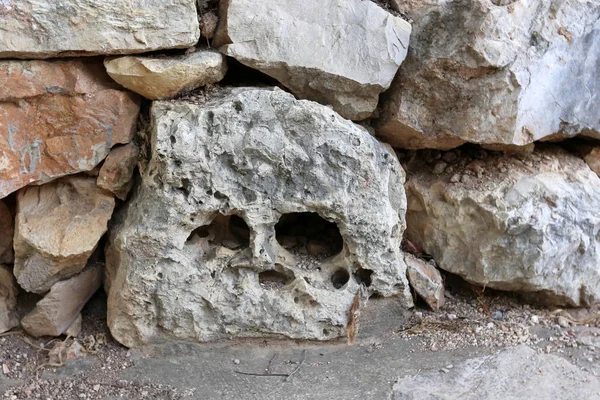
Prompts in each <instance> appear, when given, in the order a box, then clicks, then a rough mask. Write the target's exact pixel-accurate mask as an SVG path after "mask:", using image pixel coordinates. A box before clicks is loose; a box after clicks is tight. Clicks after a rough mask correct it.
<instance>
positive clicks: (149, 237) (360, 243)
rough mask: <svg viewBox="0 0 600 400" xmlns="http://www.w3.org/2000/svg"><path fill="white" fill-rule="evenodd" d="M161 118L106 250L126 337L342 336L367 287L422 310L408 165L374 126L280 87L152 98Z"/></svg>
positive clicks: (117, 322) (112, 304)
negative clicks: (408, 259)
mask: <svg viewBox="0 0 600 400" xmlns="http://www.w3.org/2000/svg"><path fill="white" fill-rule="evenodd" d="M151 117H152V126H153V130H152V139H151V147H152V155H151V160H150V162H149V165H148V166H147V168H145V169H144V173H143V175H142V183H141V186H140V187H139V188H138V189H137V190H136V194H135V195H134V198H133V199H132V201H131V202H130V203H129V205H128V207H126V208H125V209H124V211H123V212H122V213H121V214H120V215H119V216H117V217H116V218H115V219H116V223H115V225H114V227H113V229H112V230H111V235H110V238H109V244H108V248H107V252H106V255H107V269H108V271H107V272H108V280H109V282H110V295H109V300H108V323H109V327H110V329H111V332H112V334H113V336H114V337H115V338H116V339H117V340H119V341H120V342H121V343H123V344H125V345H126V346H135V345H139V344H141V343H145V342H150V341H152V340H156V339H158V338H160V337H161V336H171V337H177V338H185V339H194V340H200V341H206V340H212V339H217V338H230V337H232V336H238V337H257V336H287V337H292V338H307V339H330V338H334V337H339V336H340V335H343V334H345V331H346V325H347V323H348V314H349V312H350V307H351V304H352V301H353V299H354V296H355V294H356V293H357V292H358V290H359V285H360V284H361V283H362V284H364V285H365V286H367V287H368V290H369V291H370V292H371V293H379V294H381V295H383V296H392V295H399V296H400V298H399V300H398V301H399V302H400V303H401V304H403V305H405V306H410V305H411V304H412V299H411V298H410V293H409V290H408V284H407V281H406V266H405V264H404V261H403V258H402V255H401V253H400V240H401V236H402V232H403V231H404V227H405V224H404V221H403V217H402V216H403V214H404V210H405V195H404V189H403V186H402V185H403V180H404V173H403V170H402V168H401V167H400V164H399V162H398V161H397V159H396V157H395V155H394V154H393V153H392V152H391V151H390V150H389V149H388V147H386V146H384V145H382V144H380V143H379V142H377V141H376V140H375V139H374V138H373V137H372V136H371V135H369V133H368V132H367V131H366V130H364V129H363V128H361V127H359V126H358V125H355V124H353V123H351V122H349V121H346V120H344V119H342V118H340V116H339V115H337V114H336V113H335V112H333V111H331V110H330V109H329V108H328V107H325V106H321V105H319V104H316V103H313V102H310V101H299V100H295V99H294V97H293V96H292V95H290V94H287V93H285V92H283V91H282V90H279V89H256V88H237V89H227V90H223V91H222V92H220V93H219V94H215V95H214V96H213V97H212V98H211V99H209V100H208V102H206V103H205V104H201V105H197V104H192V103H185V102H155V103H154V104H153V106H152V111H151ZM291 242H294V243H291ZM290 243H291V244H290ZM286 248H287V249H286Z"/></svg>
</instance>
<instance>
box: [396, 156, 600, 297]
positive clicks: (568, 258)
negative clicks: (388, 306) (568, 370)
mask: <svg viewBox="0 0 600 400" xmlns="http://www.w3.org/2000/svg"><path fill="white" fill-rule="evenodd" d="M474 155H475V156H477V157H478V158H479V159H477V158H475V159H474V158H473V157H471V156H470V155H469V154H466V153H465V152H463V153H462V155H461V157H460V158H459V159H457V160H456V161H454V162H453V163H452V164H451V165H450V166H448V167H447V168H446V170H445V171H444V172H442V173H439V174H434V173H433V172H432V169H433V168H434V167H435V164H436V163H437V161H435V159H430V160H431V161H430V162H427V159H428V157H427V154H423V153H421V154H420V155H418V156H417V157H414V158H413V161H412V162H409V163H408V164H407V169H408V177H409V179H408V181H407V184H406V190H407V196H408V211H407V216H406V219H407V224H408V228H407V236H408V237H409V238H410V240H411V241H413V242H415V243H417V244H418V245H420V246H421V247H422V248H423V249H424V250H425V251H426V252H427V253H429V254H431V255H432V256H433V258H434V259H435V260H436V262H437V264H438V265H439V267H440V268H442V269H444V270H447V271H450V272H452V273H455V274H458V275H460V276H462V277H463V278H465V279H466V280H468V281H470V282H472V283H476V284H478V285H482V286H485V287H489V288H492V289H499V290H508V291H517V292H530V293H534V294H536V296H537V297H538V298H541V299H543V300H544V301H546V302H550V303H554V304H560V305H565V304H566V305H576V306H579V305H590V304H593V303H596V302H598V301H599V300H600V269H598V265H599V263H600V214H599V213H598V204H600V178H598V176H596V174H594V173H593V172H592V171H591V170H590V169H589V168H588V167H587V165H585V163H584V162H583V161H582V160H581V159H580V158H578V157H576V156H574V155H571V154H569V153H567V152H565V151H564V150H561V149H560V148H558V147H555V146H549V145H547V146H536V150H535V151H534V152H533V153H531V154H522V155H518V156H513V157H509V156H504V155H500V154H492V153H479V154H478V153H477V152H476V153H475V154H474Z"/></svg>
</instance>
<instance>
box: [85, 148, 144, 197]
mask: <svg viewBox="0 0 600 400" xmlns="http://www.w3.org/2000/svg"><path fill="white" fill-rule="evenodd" d="M139 153H140V151H139V149H138V147H137V146H136V145H135V144H134V143H129V144H126V145H124V146H118V147H115V148H113V149H112V150H111V151H110V154H109V155H108V156H107V157H106V160H104V164H102V168H100V171H99V173H98V180H97V181H96V184H97V185H98V187H100V188H102V189H106V190H108V191H110V192H112V193H113V194H114V195H115V196H117V197H118V198H119V199H121V200H125V199H126V198H127V194H128V193H129V191H130V190H131V187H132V186H133V172H134V171H135V166H136V165H137V159H138V155H139Z"/></svg>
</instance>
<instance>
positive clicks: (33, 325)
mask: <svg viewBox="0 0 600 400" xmlns="http://www.w3.org/2000/svg"><path fill="white" fill-rule="evenodd" d="M101 281H102V265H101V264H94V265H92V266H90V267H89V268H87V269H86V270H84V271H83V272H81V273H80V274H78V275H75V276H73V277H72V278H70V279H67V280H65V281H61V282H58V283H56V284H54V286H52V289H51V290H50V293H48V294H47V295H46V297H44V298H43V299H42V300H40V301H39V302H38V303H37V305H36V307H35V309H34V310H33V311H31V312H30V313H29V314H27V315H26V316H25V317H24V318H23V320H22V321H21V325H22V326H23V329H25V331H26V332H27V333H28V334H30V335H31V336H35V337H40V336H59V335H61V334H63V333H64V332H65V331H66V330H67V329H68V328H69V327H70V326H71V325H72V324H73V322H75V320H76V319H77V316H78V315H79V313H80V312H81V309H82V308H83V306H85V303H87V302H88V300H89V299H90V297H92V295H93V294H94V293H95V292H96V290H98V288H99V287H100V283H101Z"/></svg>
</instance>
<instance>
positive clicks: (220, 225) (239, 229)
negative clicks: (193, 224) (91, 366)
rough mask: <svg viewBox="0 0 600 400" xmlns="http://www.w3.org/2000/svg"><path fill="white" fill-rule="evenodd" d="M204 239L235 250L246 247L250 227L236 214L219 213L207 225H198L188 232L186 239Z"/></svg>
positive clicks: (190, 240) (248, 240) (248, 241)
mask: <svg viewBox="0 0 600 400" xmlns="http://www.w3.org/2000/svg"><path fill="white" fill-rule="evenodd" d="M201 239H205V240H208V242H209V243H210V244H213V245H216V246H223V247H227V248H228V249H232V250H237V249H240V248H243V247H248V245H249V243H250V228H249V227H248V225H247V224H246V221H244V219H243V218H241V217H239V216H237V215H222V214H219V215H217V216H216V217H215V219H214V220H213V221H212V222H211V223H210V224H208V225H204V226H200V227H198V228H196V229H194V230H193V231H192V233H190V236H189V237H188V239H187V241H188V243H189V242H192V241H195V240H201Z"/></svg>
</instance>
